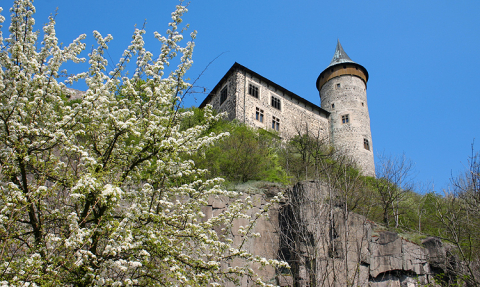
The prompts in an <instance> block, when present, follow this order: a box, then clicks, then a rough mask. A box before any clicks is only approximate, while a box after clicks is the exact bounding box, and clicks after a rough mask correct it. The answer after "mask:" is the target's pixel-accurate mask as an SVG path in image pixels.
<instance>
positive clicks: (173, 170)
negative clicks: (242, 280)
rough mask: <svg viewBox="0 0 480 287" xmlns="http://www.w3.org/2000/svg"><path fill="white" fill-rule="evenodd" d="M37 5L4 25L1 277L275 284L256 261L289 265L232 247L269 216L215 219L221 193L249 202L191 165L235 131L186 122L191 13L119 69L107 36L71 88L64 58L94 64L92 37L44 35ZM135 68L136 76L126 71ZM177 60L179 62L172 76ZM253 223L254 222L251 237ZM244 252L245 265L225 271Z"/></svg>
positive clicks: (175, 17)
mask: <svg viewBox="0 0 480 287" xmlns="http://www.w3.org/2000/svg"><path fill="white" fill-rule="evenodd" d="M32 2H33V1H31V0H16V1H15V2H14V6H13V8H11V10H10V12H11V24H10V29H9V31H10V34H9V36H8V37H6V38H4V35H3V34H2V33H1V30H0V97H1V98H0V165H1V167H0V282H1V283H2V284H3V285H4V286H5V285H11V286H130V285H135V286H169V285H175V286H176V285H182V286H184V285H189V286H191V285H208V284H211V285H223V283H224V282H226V281H231V280H233V281H235V280H237V279H238V278H239V277H241V276H250V277H252V278H253V279H254V280H256V282H257V283H258V284H260V285H263V282H262V281H261V280H260V279H258V278H257V277H256V275H255V272H254V271H253V270H252V268H250V266H251V264H249V263H252V264H253V263H254V262H257V263H258V264H263V265H266V264H267V265H268V264H279V263H278V262H277V261H275V260H265V259H262V258H259V257H256V256H253V255H252V254H250V253H248V252H245V250H242V248H241V246H243V245H242V243H240V245H238V246H234V244H233V241H232V240H230V239H229V234H230V232H229V230H230V229H231V227H232V222H233V221H234V220H235V219H236V218H250V219H251V220H250V223H249V226H250V227H251V225H253V224H254V219H255V218H257V217H258V215H253V216H252V215H251V214H250V215H247V213H246V212H245V208H246V207H248V205H249V201H248V200H238V199H237V200H235V199H231V200H230V202H231V203H230V205H229V208H228V209H227V210H226V211H225V212H223V213H221V214H220V215H218V216H214V217H211V218H208V219H207V218H205V216H204V214H203V213H202V212H201V209H202V206H205V205H206V204H207V201H208V199H209V198H211V197H215V196H223V197H234V196H238V194H237V193H235V192H227V191H225V190H223V189H222V188H221V183H222V180H221V179H218V178H217V179H212V180H202V178H203V177H202V175H203V173H204V172H205V170H199V169H197V168H195V163H194V162H193V161H191V160H185V158H186V157H185V155H188V154H190V153H193V152H196V151H197V150H199V149H201V148H202V147H205V146H209V145H211V144H212V143H214V142H215V141H217V140H218V139H220V138H222V137H224V136H226V134H210V135H204V131H205V130H206V129H207V128H208V126H209V124H210V123H212V122H214V121H216V120H218V117H219V116H214V115H213V113H212V110H211V108H209V107H207V108H206V109H205V119H204V120H205V124H204V125H198V126H195V127H192V128H188V129H186V130H183V129H181V128H180V121H181V120H182V118H184V117H186V116H188V115H189V113H188V112H180V111H179V110H178V109H177V107H178V105H179V103H180V102H181V99H182V97H183V96H184V95H185V93H186V91H187V90H188V88H189V87H190V85H189V84H188V83H186V82H185V81H184V79H183V78H184V75H185V73H186V71H187V70H188V68H189V67H190V66H191V64H192V60H191V59H192V50H193V47H194V43H193V42H192V41H190V42H188V43H186V44H184V46H182V45H181V43H183V41H182V40H183V36H182V32H183V31H184V29H183V28H181V27H180V26H181V23H182V18H181V17H182V15H183V14H184V13H185V12H186V11H187V10H186V8H185V6H182V5H178V6H177V7H176V10H175V11H174V12H173V13H172V22H171V23H170V24H169V26H170V27H169V30H167V34H166V36H162V35H160V34H158V33H155V37H156V38H157V39H158V40H159V41H160V42H161V43H162V48H161V53H160V55H158V56H157V57H154V55H153V54H152V53H151V52H149V51H146V50H145V48H144V41H143V35H144V33H145V31H144V30H143V29H136V30H135V33H134V35H133V40H132V42H131V45H130V46H129V47H128V49H127V50H126V51H125V52H124V54H123V56H122V58H121V59H120V61H119V64H117V66H116V68H115V69H114V70H113V71H111V72H109V73H107V72H106V70H107V64H108V63H107V60H106V59H105V58H104V57H103V55H104V52H105V50H106V49H107V48H108V46H107V45H108V43H109V41H110V40H111V39H112V37H111V36H110V35H108V36H106V37H103V36H102V35H100V33H98V32H96V31H95V32H94V37H95V39H96V41H97V43H98V47H97V48H96V49H93V50H92V51H91V53H90V54H89V55H88V63H89V67H90V68H89V70H88V72H85V73H81V74H78V75H74V76H70V77H68V78H67V80H66V82H65V83H61V82H59V77H60V76H61V75H62V71H61V70H60V68H61V66H62V64H64V63H65V62H66V61H73V62H75V63H79V62H82V61H85V59H82V58H80V53H81V52H82V51H83V50H84V48H85V44H83V43H82V42H81V41H82V40H83V39H84V38H85V35H81V36H80V37H78V38H77V39H75V40H74V41H73V42H72V43H71V44H70V45H67V46H65V47H60V46H59V44H58V39H57V38H56V36H55V21H54V19H53V18H50V19H49V22H48V23H47V24H46V25H45V26H44V27H43V32H42V33H38V32H36V31H34V18H33V15H34V13H35V8H34V6H33V3H32ZM0 12H1V8H0ZM4 20H5V18H4V17H3V16H0V23H3V21H4ZM191 37H192V39H193V38H194V37H195V33H192V34H191ZM40 38H42V39H40ZM130 61H132V62H133V61H136V69H135V71H134V72H132V76H131V77H124V76H123V74H124V73H123V71H124V69H125V67H126V65H127V63H129V62H130ZM171 61H172V63H173V62H175V63H178V66H176V68H173V69H172V71H171V72H169V73H168V75H164V70H165V69H167V67H168V66H169V64H170V62H171ZM80 79H84V80H85V82H86V83H87V85H88V89H87V91H86V92H85V94H83V95H82V97H81V99H80V100H76V101H72V100H69V99H68V89H66V86H65V84H69V83H72V82H74V81H77V80H80ZM249 226H246V227H245V228H241V231H242V232H244V235H246V236H245V238H248V235H249V234H248V233H249V232H250V231H251V230H252V228H250V227H249ZM214 230H217V232H216V231H214ZM235 257H240V258H243V259H244V262H245V265H243V266H229V265H228V264H224V263H223V262H225V261H227V260H231V259H233V258H235Z"/></svg>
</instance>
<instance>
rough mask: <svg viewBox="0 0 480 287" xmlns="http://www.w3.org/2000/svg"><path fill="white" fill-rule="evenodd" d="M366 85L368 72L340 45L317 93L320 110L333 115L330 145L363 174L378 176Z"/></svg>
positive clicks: (331, 116)
mask: <svg viewBox="0 0 480 287" xmlns="http://www.w3.org/2000/svg"><path fill="white" fill-rule="evenodd" d="M367 81H368V72H367V69H365V68H364V67H363V66H362V65H359V64H357V63H355V62H354V61H352V60H351V59H350V57H348V55H347V53H345V51H344V50H343V48H342V45H341V44H340V41H338V42H337V47H336V49H335V54H334V55H333V59H332V61H331V62H330V65H328V67H327V68H326V69H325V70H323V72H322V73H320V75H319V76H318V79H317V89H318V91H319V93H320V102H321V107H322V108H323V109H324V110H327V111H328V112H330V133H331V134H330V140H331V144H332V145H333V146H334V147H335V148H337V149H338V150H340V151H342V152H344V153H345V154H346V155H347V156H350V157H351V158H352V159H354V160H355V161H356V163H357V164H358V166H359V167H360V168H361V169H362V170H363V174H365V175H370V176H375V164H374V162H373V145H372V133H371V131H370V116H369V114H368V104H367Z"/></svg>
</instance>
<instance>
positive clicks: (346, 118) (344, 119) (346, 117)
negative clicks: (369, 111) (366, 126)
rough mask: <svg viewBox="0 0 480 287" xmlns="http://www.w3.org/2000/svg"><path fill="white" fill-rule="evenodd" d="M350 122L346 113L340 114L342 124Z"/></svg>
mask: <svg viewBox="0 0 480 287" xmlns="http://www.w3.org/2000/svg"><path fill="white" fill-rule="evenodd" d="M349 122H350V117H349V116H348V115H343V116H342V124H348V123H349Z"/></svg>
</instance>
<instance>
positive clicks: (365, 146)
mask: <svg viewBox="0 0 480 287" xmlns="http://www.w3.org/2000/svg"><path fill="white" fill-rule="evenodd" d="M363 147H364V148H365V149H366V150H370V143H369V142H368V140H367V139H363Z"/></svg>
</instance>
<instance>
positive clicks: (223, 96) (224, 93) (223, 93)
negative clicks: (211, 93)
mask: <svg viewBox="0 0 480 287" xmlns="http://www.w3.org/2000/svg"><path fill="white" fill-rule="evenodd" d="M227 92H228V90H227V87H225V88H223V89H222V91H221V92H220V105H221V104H223V102H225V100H226V99H227Z"/></svg>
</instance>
